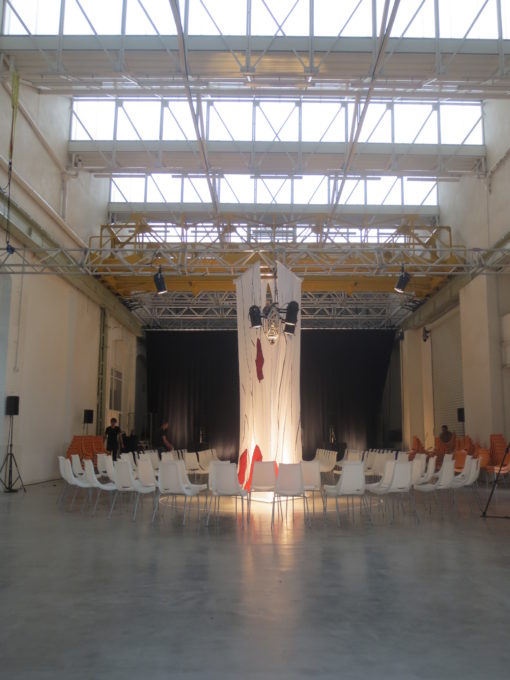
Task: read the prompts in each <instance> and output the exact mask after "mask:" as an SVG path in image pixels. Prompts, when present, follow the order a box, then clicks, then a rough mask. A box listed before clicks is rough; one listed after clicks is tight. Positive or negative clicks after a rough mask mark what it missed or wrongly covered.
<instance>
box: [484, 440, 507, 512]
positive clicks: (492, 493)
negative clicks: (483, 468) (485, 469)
mask: <svg viewBox="0 0 510 680" xmlns="http://www.w3.org/2000/svg"><path fill="white" fill-rule="evenodd" d="M509 451H510V444H509V445H508V446H507V447H506V449H505V453H504V455H503V460H502V461H501V465H500V466H499V470H498V472H497V474H496V476H495V477H494V481H493V482H492V489H491V492H490V494H489V498H488V500H487V505H486V506H485V508H484V509H483V512H482V515H481V516H482V517H483V518H484V519H485V518H487V517H489V518H490V519H510V517H509V516H508V515H488V514H487V510H488V509H489V505H490V504H491V500H492V496H493V495H494V492H495V491H496V486H497V484H498V482H499V478H500V476H501V470H502V468H503V465H504V464H505V460H506V457H507V455H508V452H509Z"/></svg>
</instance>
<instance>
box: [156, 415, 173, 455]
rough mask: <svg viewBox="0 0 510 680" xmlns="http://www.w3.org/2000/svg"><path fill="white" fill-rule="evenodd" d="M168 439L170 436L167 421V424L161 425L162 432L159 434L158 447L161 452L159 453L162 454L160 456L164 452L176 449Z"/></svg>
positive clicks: (166, 422)
mask: <svg viewBox="0 0 510 680" xmlns="http://www.w3.org/2000/svg"><path fill="white" fill-rule="evenodd" d="M168 437H169V434H168V421H165V422H164V423H163V424H162V425H161V430H160V434H159V446H158V451H159V453H160V456H161V453H162V452H163V451H173V449H174V445H173V444H172V442H171V441H170V440H169V439H168Z"/></svg>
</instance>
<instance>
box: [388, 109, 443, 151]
mask: <svg viewBox="0 0 510 680" xmlns="http://www.w3.org/2000/svg"><path fill="white" fill-rule="evenodd" d="M393 115H394V127H395V142H396V143H397V144H404V143H407V144H413V143H414V144H437V142H438V128H437V119H438V115H437V109H436V107H435V106H433V105H432V104H425V103H423V104H407V103H406V104H395V105H394V107H393Z"/></svg>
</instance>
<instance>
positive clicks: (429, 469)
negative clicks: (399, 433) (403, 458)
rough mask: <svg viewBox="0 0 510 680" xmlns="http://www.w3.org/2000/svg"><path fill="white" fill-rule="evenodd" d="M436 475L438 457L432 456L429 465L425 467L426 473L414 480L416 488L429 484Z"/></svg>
mask: <svg viewBox="0 0 510 680" xmlns="http://www.w3.org/2000/svg"><path fill="white" fill-rule="evenodd" d="M413 462H414V461H413ZM435 474H436V456H430V457H429V459H428V460H427V465H426V467H425V470H424V472H423V473H422V474H421V475H420V476H419V477H417V478H416V479H413V486H415V487H416V486H418V485H420V484H428V483H429V482H430V481H431V479H432V477H434V475H435Z"/></svg>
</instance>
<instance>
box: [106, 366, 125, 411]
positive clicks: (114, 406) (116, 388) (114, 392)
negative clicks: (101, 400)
mask: <svg viewBox="0 0 510 680" xmlns="http://www.w3.org/2000/svg"><path fill="white" fill-rule="evenodd" d="M109 408H110V411H122V371H117V370H116V369H115V368H112V369H110V401H109Z"/></svg>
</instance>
